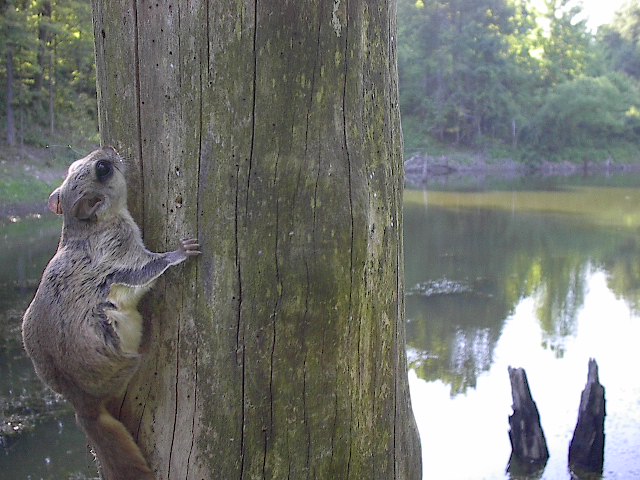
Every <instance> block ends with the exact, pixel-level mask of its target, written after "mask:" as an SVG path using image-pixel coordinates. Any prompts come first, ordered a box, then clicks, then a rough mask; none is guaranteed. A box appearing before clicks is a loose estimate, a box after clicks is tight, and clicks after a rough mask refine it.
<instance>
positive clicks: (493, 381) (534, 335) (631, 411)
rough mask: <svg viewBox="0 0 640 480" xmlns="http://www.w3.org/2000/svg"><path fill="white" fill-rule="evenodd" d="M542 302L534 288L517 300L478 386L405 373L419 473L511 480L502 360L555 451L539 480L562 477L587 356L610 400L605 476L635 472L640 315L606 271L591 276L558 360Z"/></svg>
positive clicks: (639, 435) (639, 471)
mask: <svg viewBox="0 0 640 480" xmlns="http://www.w3.org/2000/svg"><path fill="white" fill-rule="evenodd" d="M538 302H539V298H538V295H537V294H534V295H532V296H530V297H527V298H524V299H522V300H521V301H520V302H519V303H518V305H517V306H516V308H515V311H514V313H513V314H512V315H511V316H510V317H509V318H507V319H506V321H505V324H504V328H503V330H502V332H501V335H500V338H499V340H498V342H497V344H496V346H495V350H494V357H493V363H492V365H491V367H490V368H489V370H488V371H486V372H484V373H482V374H481V375H480V376H479V378H478V381H477V386H476V388H475V389H468V390H467V391H466V393H465V394H460V395H457V396H455V397H454V398H451V397H450V395H449V392H450V388H449V386H447V385H445V384H444V383H443V382H441V381H431V382H426V381H424V380H421V379H419V378H418V377H417V375H416V372H415V371H414V370H411V371H410V377H409V378H410V387H411V395H412V402H413V406H414V412H415V415H416V420H417V422H418V427H419V429H420V434H421V438H422V448H423V457H424V458H423V462H424V466H425V468H424V475H425V478H434V479H436V478H437V479H451V480H453V479H460V480H463V479H468V480H476V479H482V478H486V479H495V478H507V476H506V474H505V468H506V465H507V462H508V459H509V455H510V450H511V447H510V444H509V438H508V433H507V432H508V422H507V418H508V416H509V415H510V414H511V413H512V410H511V387H510V384H509V376H508V374H507V367H508V366H514V367H523V368H525V370H526V371H527V376H528V378H529V384H530V387H531V391H532V395H533V398H534V400H535V401H536V403H537V405H538V409H539V411H540V415H541V421H542V427H543V429H544V431H545V435H546V437H547V443H548V445H549V450H550V451H551V452H552V453H551V458H550V459H549V463H548V464H547V467H546V469H545V473H544V476H543V478H545V479H550V480H551V479H554V480H555V479H562V478H568V477H569V473H568V471H567V454H568V445H569V441H570V440H571V436H572V435H573V429H574V428H575V422H576V419H577V411H578V405H579V402H580V394H581V391H582V389H583V388H584V385H585V382H586V378H587V362H588V360H589V358H590V357H595V358H596V359H597V361H598V363H599V366H600V381H601V383H602V384H603V385H604V387H605V389H606V396H607V418H606V424H605V428H606V435H607V436H606V440H605V442H606V444H605V472H604V473H605V478H606V479H630V478H640V462H639V460H638V453H637V448H638V446H639V445H640V429H639V428H638V426H640V377H639V376H638V375H636V372H635V366H637V365H640V349H638V348H637V343H638V340H639V339H640V318H639V317H638V316H636V315H634V314H633V313H632V312H631V310H630V309H629V307H628V305H627V304H626V303H625V302H624V301H623V300H619V299H616V298H615V296H614V294H613V293H612V292H611V291H610V290H609V289H608V287H607V281H606V276H605V274H604V272H602V271H593V272H590V273H589V275H588V279H587V282H586V293H585V300H584V305H583V307H582V309H581V310H580V311H579V312H578V315H577V323H576V325H577V331H576V335H575V337H572V338H570V339H569V340H568V341H567V342H566V345H565V352H564V355H563V356H562V357H561V358H558V357H557V356H556V355H555V354H554V352H552V351H551V350H548V349H545V348H543V347H542V344H543V337H544V332H543V331H542V329H541V328H540V322H539V320H538V318H537V317H536V311H537V307H538ZM613 465H615V470H614V469H613V467H612V466H613ZM623 470H624V471H623Z"/></svg>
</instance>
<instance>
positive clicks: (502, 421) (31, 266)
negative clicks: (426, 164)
mask: <svg viewBox="0 0 640 480" xmlns="http://www.w3.org/2000/svg"><path fill="white" fill-rule="evenodd" d="M638 205H640V177H634V176H629V175H627V176H619V177H611V178H591V179H579V178H564V179H563V178H555V179H553V178H546V179H531V178H529V179H516V180H508V181H507V180H495V179H493V180H492V179H488V180H483V181H477V180H475V179H461V180H460V181H454V180H453V179H452V178H451V177H449V178H448V180H447V181H446V182H444V183H442V184H434V185H429V187H428V189H426V190H407V191H406V194H405V255H406V259H405V260H406V261H405V263H406V267H405V274H406V288H407V302H406V307H407V321H408V324H407V330H408V332H407V333H408V354H409V359H410V372H409V376H410V386H411V393H412V402H413V407H414V411H415V415H416V420H417V422H418V427H419V429H420V433H421V438H422V449H423V462H424V478H425V479H443V480H454V479H460V480H467V479H468V480H477V479H483V478H485V479H506V478H509V476H508V475H507V474H506V473H505V467H506V465H507V462H508V459H509V454H510V445H509V437H508V416H509V415H510V414H511V390H510V384H509V377H508V374H507V367H508V366H509V365H511V366H514V367H523V368H525V369H526V371H527V374H528V377H529V383H530V386H531V390H532V394H533V397H534V400H535V401H536V402H537V405H538V409H539V410H540V414H541V420H542V426H543V429H544V431H545V434H546V437H547V442H548V444H549V449H550V453H551V458H550V460H549V463H548V464H547V467H546V469H545V471H544V474H543V476H542V478H544V479H552V480H557V479H568V478H570V476H569V472H568V470H567V466H566V463H567V462H566V459H567V451H568V444H569V440H570V439H571V435H572V433H573V428H574V427H575V421H576V419H577V410H578V405H579V401H580V393H581V391H582V389H583V388H584V385H585V382H586V378H587V363H588V359H589V358H590V357H593V358H596V360H597V361H598V364H599V366H600V381H601V382H602V384H603V385H604V387H605V389H606V398H607V418H606V424H605V428H606V446H605V472H604V474H603V478H605V479H607V480H611V479H629V478H640V460H638V454H637V452H638V451H640V375H637V372H635V367H636V366H637V365H640V349H638V348H637V347H638V341H639V340H640V315H639V309H640V261H639V260H640V209H638ZM59 231H60V224H59V221H58V220H57V219H44V218H43V219H23V220H22V221H20V222H18V223H5V224H0V266H1V267H2V268H0V417H2V420H3V421H2V424H3V426H2V427H3V428H5V429H6V428H9V429H13V430H15V431H17V432H21V431H22V430H24V432H23V433H19V434H16V435H11V436H6V435H5V436H2V435H0V439H2V440H0V479H5V478H6V479H11V480H22V479H25V480H26V479H45V480H53V479H56V480H57V479H67V478H76V479H80V478H90V477H91V476H94V475H95V469H94V467H93V461H92V459H91V455H90V454H89V452H88V451H87V448H86V443H85V441H84V439H83V436H82V434H81V433H80V432H79V431H78V429H77V427H76V426H75V422H74V420H73V415H72V414H71V412H70V410H69V409H68V407H67V406H66V405H65V404H64V402H61V401H60V399H59V398H57V397H56V396H55V395H52V394H51V393H49V392H47V390H46V389H44V388H43V387H42V385H41V384H40V382H39V381H38V380H37V378H36V377H35V374H34V372H33V369H32V367H31V364H30V362H29V360H28V359H26V357H25V356H24V354H23V351H22V347H21V342H20V318H21V315H22V312H23V311H24V309H25V308H26V307H27V305H28V303H29V301H30V299H31V297H32V295H33V292H34V291H35V288H36V285H37V282H38V280H39V276H40V274H41V272H42V269H43V268H44V266H45V264H46V262H47V261H48V259H49V258H50V257H51V255H52V254H53V252H54V251H55V247H56V243H57V240H58V236H59ZM32 424H35V429H33V430H32V429H30V428H29V427H30V426H31V425H32ZM596 478H600V476H597V477H596Z"/></svg>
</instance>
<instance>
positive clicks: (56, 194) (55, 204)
mask: <svg viewBox="0 0 640 480" xmlns="http://www.w3.org/2000/svg"><path fill="white" fill-rule="evenodd" d="M47 205H48V206H49V210H51V211H52V212H53V213H55V214H56V215H62V213H63V212H62V202H61V201H60V189H59V188H56V189H55V190H54V191H53V193H52V194H51V195H49V202H48V203H47Z"/></svg>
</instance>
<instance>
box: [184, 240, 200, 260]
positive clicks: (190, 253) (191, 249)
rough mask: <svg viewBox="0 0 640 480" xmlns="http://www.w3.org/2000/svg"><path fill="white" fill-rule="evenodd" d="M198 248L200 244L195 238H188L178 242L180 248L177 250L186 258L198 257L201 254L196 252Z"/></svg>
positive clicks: (198, 251)
mask: <svg viewBox="0 0 640 480" xmlns="http://www.w3.org/2000/svg"><path fill="white" fill-rule="evenodd" d="M199 248H200V244H199V243H198V240H197V239H196V238H188V239H184V240H180V247H178V250H179V251H180V252H182V253H183V254H184V255H186V256H187V257H195V256H196V255H200V254H201V253H202V252H201V251H200V250H198V249H199Z"/></svg>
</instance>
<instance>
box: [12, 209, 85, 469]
mask: <svg viewBox="0 0 640 480" xmlns="http://www.w3.org/2000/svg"><path fill="white" fill-rule="evenodd" d="M60 227H61V225H60V220H59V219H41V220H36V219H30V220H28V219H27V220H22V221H20V222H17V223H5V224H0V267H1V268H0V479H2V478H6V479H11V480H18V479H35V478H38V479H47V480H49V479H50V480H54V479H55V480H58V479H67V478H75V479H80V478H93V477H95V474H96V470H95V465H94V462H93V460H92V458H91V455H90V454H89V453H88V450H87V447H86V441H85V440H84V436H83V435H82V433H81V432H80V431H79V430H78V428H77V426H76V425H75V421H74V419H73V414H72V413H71V410H70V408H69V407H68V405H67V404H66V402H64V401H63V400H62V399H61V397H59V396H57V395H55V394H54V393H53V392H51V390H49V389H47V388H46V387H44V385H43V384H42V382H40V380H39V379H38V378H37V377H36V375H35V372H34V370H33V366H32V365H31V361H30V360H29V359H28V358H27V356H26V354H25V352H24V349H23V348H22V341H21V336H20V326H21V321H22V314H23V313H24V311H25V309H26V308H27V306H28V304H29V302H30V301H31V298H32V297H33V294H34V292H35V289H36V287H37V284H38V281H39V279H40V275H41V274H42V270H43V269H44V266H45V265H46V263H47V262H48V261H49V259H50V258H51V256H52V255H53V253H54V252H55V249H56V245H57V242H58V238H59V236H60Z"/></svg>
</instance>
